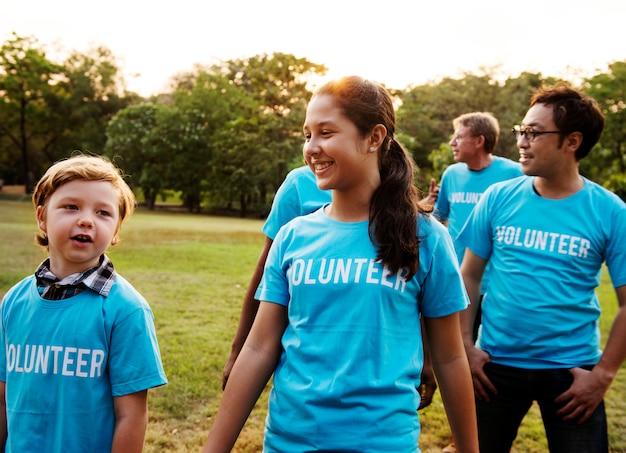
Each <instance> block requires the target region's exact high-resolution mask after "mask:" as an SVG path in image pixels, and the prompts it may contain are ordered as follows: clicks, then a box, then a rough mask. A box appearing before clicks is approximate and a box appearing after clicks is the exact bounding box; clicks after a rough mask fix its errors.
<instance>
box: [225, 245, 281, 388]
mask: <svg viewBox="0 0 626 453" xmlns="http://www.w3.org/2000/svg"><path fill="white" fill-rule="evenodd" d="M271 247H272V240H271V239H270V238H269V237H267V236H266V237H265V243H264V244H263V249H262V250H261V254H260V255H259V258H258V260H257V263H256V267H255V269H254V273H253V274H252V277H251V278H250V284H249V285H248V290H247V291H246V295H245V296H244V299H243V305H242V307H241V315H240V316H239V324H238V325H237V331H236V332H235V337H234V338H233V344H232V346H231V350H230V355H229V356H228V359H227V361H226V365H224V371H223V372H222V390H223V389H225V388H226V383H227V382H228V378H229V377H230V372H231V370H232V369H233V364H234V363H235V360H237V356H238V355H239V352H241V348H242V347H243V344H244V343H245V341H246V338H247V337H248V334H249V333H250V329H251V328H252V323H254V317H255V316H256V313H257V311H258V310H259V303H260V302H259V301H258V300H256V299H255V298H254V294H255V293H256V290H257V288H258V287H259V284H260V283H261V279H262V277H263V269H264V267H265V261H266V260H267V254H268V253H269V251H270V248H271Z"/></svg>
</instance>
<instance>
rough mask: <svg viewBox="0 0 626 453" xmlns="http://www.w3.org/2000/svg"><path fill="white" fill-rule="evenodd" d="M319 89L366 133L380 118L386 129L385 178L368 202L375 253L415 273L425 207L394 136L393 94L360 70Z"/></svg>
mask: <svg viewBox="0 0 626 453" xmlns="http://www.w3.org/2000/svg"><path fill="white" fill-rule="evenodd" d="M315 94H316V95H328V96H332V97H333V98H334V99H335V102H337V105H338V106H339V108H340V109H341V111H342V114H343V115H344V116H345V117H346V118H348V119H349V120H350V121H352V122H353V123H354V125H355V126H356V128H357V129H358V130H359V132H360V133H361V136H362V137H365V136H367V135H368V134H370V133H371V132H372V130H373V129H374V127H375V126H377V125H378V124H382V125H383V126H384V127H385V128H386V129H387V136H386V137H385V139H384V141H383V143H382V145H381V147H380V150H379V152H378V168H379V171H380V180H381V183H380V186H378V188H377V189H376V190H375V192H374V194H373V196H372V200H371V203H370V214H369V221H370V223H369V228H370V237H371V238H372V242H374V244H375V245H376V247H377V258H378V259H379V260H381V261H382V262H383V263H384V264H385V265H387V266H388V267H389V269H390V270H391V271H392V272H397V271H399V270H400V268H406V269H407V270H408V272H409V273H408V275H407V276H406V278H407V279H409V278H411V277H412V276H413V275H415V273H416V272H417V268H418V266H419V239H418V231H417V215H418V213H419V212H421V211H422V209H421V208H420V207H419V198H418V192H417V188H416V187H415V185H414V184H413V178H414V175H415V164H414V162H413V160H412V159H411V157H410V156H409V155H408V153H407V152H406V151H405V150H404V148H403V147H402V145H400V143H398V141H397V140H396V139H395V137H394V134H395V130H396V114H395V109H394V106H393V101H392V99H391V95H390V94H389V92H388V91H387V89H385V87H383V86H382V85H380V84H377V83H374V82H371V81H369V80H366V79H363V78H361V77H357V76H350V77H344V78H342V79H339V80H335V81H331V82H328V83H327V84H325V85H323V86H322V87H321V88H319V89H318V90H317V92H316V93H315Z"/></svg>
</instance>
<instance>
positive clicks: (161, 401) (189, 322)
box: [0, 197, 626, 453]
mask: <svg viewBox="0 0 626 453" xmlns="http://www.w3.org/2000/svg"><path fill="white" fill-rule="evenodd" d="M261 226H262V222H261V221H259V220H244V219H235V218H221V217H209V216H203V215H188V214H180V213H177V214H171V213H167V212H159V211H156V212H148V211H146V210H143V209H139V210H138V212H137V213H136V214H135V215H134V216H133V217H132V218H131V219H130V221H129V222H128V223H127V224H126V225H125V226H124V228H123V229H122V234H121V237H122V242H121V243H119V244H118V245H116V246H114V247H112V248H111V249H110V250H109V252H108V254H109V256H110V257H111V259H112V260H113V262H114V264H115V267H116V269H117V270H118V272H119V273H120V274H122V275H123V276H125V277H126V278H127V279H128V280H129V281H130V282H131V283H133V285H134V286H135V287H136V288H137V289H138V290H139V291H140V292H141V293H142V294H143V295H144V296H145V297H146V299H147V300H148V301H149V302H150V305H151V306H152V309H153V311H154V314H155V318H156V327H157V335H158V338H159V344H160V347H161V353H162V356H163V361H164V366H165V371H166V373H167V376H168V379H169V384H168V385H167V386H164V387H161V388H157V389H154V390H151V391H150V393H149V399H150V402H149V404H150V423H149V426H148V433H147V436H146V445H145V449H144V451H146V452H164V451H167V452H196V453H197V452H198V451H199V449H200V447H201V445H202V444H203V442H204V439H205V437H206V434H207V432H208V429H209V427H210V425H211V418H212V416H213V415H214V413H215V411H216V409H217V406H218V404H219V400H220V396H221V372H222V367H223V365H224V362H225V360H226V357H227V355H228V352H229V349H230V341H231V339H232V336H233V334H234V331H235V327H236V324H237V320H238V317H239V311H240V308H241V302H242V300H243V297H244V293H245V290H246V286H247V284H248V281H249V278H250V276H251V273H252V270H253V268H254V264H255V262H256V259H257V256H258V254H259V252H260V250H261V246H262V243H263V236H262V234H261ZM36 231H37V228H36V224H35V218H34V214H33V210H32V207H31V205H30V203H29V201H17V199H16V198H12V197H5V199H0V235H2V241H1V242H0V295H3V294H4V293H5V292H6V291H7V290H8V289H9V288H10V287H11V286H12V285H13V284H15V283H16V282H17V281H18V280H20V279H22V278H23V277H25V276H26V275H27V274H29V273H32V272H33V271H34V269H35V268H36V267H37V265H38V264H39V262H40V261H41V260H42V259H43V258H44V257H45V254H44V253H43V251H42V250H41V249H40V248H39V247H37V246H35V245H34V242H33V237H34V234H35V232H36ZM598 292H599V295H600V298H601V300H602V305H603V308H604V315H603V317H602V319H601V329H602V332H603V338H604V339H606V337H607V335H608V329H609V328H610V323H611V321H612V319H613V316H614V314H615V311H616V301H615V294H614V292H613V289H612V287H611V285H610V281H609V279H608V276H607V275H604V278H603V283H602V286H601V287H600V289H599V291H598ZM623 368H624V367H623ZM266 398H267V392H266V393H265V394H264V395H263V397H262V398H261V399H260V400H259V402H258V403H257V407H256V408H255V410H254V411H253V413H252V415H251V417H250V419H249V420H248V423H247V425H246V427H245V428H244V431H243V432H242V434H241V436H240V438H239V440H238V442H237V444H236V446H235V449H234V450H233V451H235V452H259V451H261V443H262V437H263V425H264V419H265V407H266V402H267V399H266ZM606 404H607V412H608V418H609V435H610V444H611V452H626V434H624V433H626V370H624V369H623V370H622V372H621V373H620V374H618V376H617V378H616V380H615V382H614V383H613V386H612V387H611V389H610V390H609V393H608V394H607V396H606ZM421 421H422V425H423V429H422V436H421V440H420V446H421V448H422V450H423V451H424V452H439V451H441V449H442V447H444V446H445V445H447V443H448V442H449V440H450V438H449V430H448V428H447V422H446V420H445V414H444V412H443V407H442V404H441V400H440V399H439V398H438V395H437V397H436V399H435V401H434V402H433V404H432V405H431V406H430V407H428V408H427V409H425V410H424V411H422V412H421ZM513 451H514V452H519V453H521V452H543V451H547V447H546V442H545V435H544V432H543V426H542V425H541V420H540V418H539V416H538V411H537V409H536V408H533V409H532V410H531V413H530V414H529V415H528V416H527V417H526V419H525V420H524V423H523V425H522V428H521V429H520V433H519V436H518V440H517V442H516V444H515V447H514V450H513Z"/></svg>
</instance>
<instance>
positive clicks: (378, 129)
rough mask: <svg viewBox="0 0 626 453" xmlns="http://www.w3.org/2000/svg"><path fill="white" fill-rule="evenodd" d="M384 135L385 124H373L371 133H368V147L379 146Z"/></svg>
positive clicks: (385, 131)
mask: <svg viewBox="0 0 626 453" xmlns="http://www.w3.org/2000/svg"><path fill="white" fill-rule="evenodd" d="M386 136H387V128H386V127H385V126H383V125H382V124H377V125H376V126H374V129H372V133H371V134H370V138H369V148H372V147H374V148H376V149H378V148H380V146H381V145H382V144H383V140H385V137H386Z"/></svg>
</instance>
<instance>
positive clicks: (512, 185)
mask: <svg viewBox="0 0 626 453" xmlns="http://www.w3.org/2000/svg"><path fill="white" fill-rule="evenodd" d="M524 191H532V178H531V177H528V176H525V175H522V176H514V177H512V178H509V179H505V180H503V181H498V182H495V183H493V184H491V185H490V186H489V187H488V188H487V189H486V190H485V192H484V193H483V195H482V197H481V198H510V197H512V196H519V195H520V194H522V193H523V192H524Z"/></svg>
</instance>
